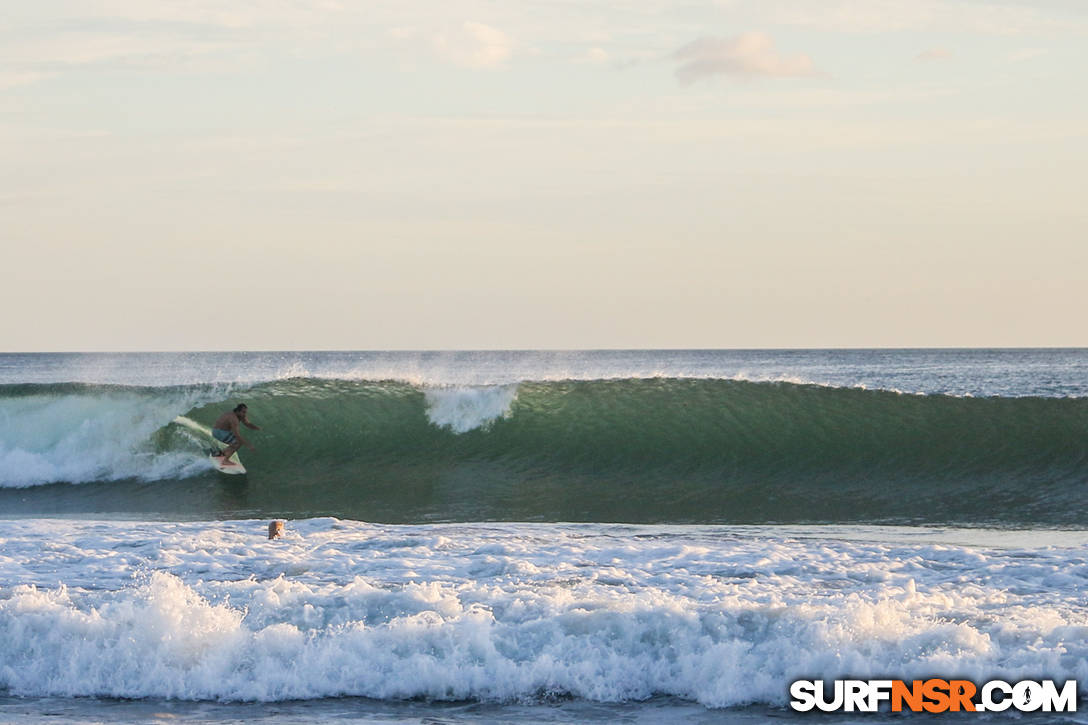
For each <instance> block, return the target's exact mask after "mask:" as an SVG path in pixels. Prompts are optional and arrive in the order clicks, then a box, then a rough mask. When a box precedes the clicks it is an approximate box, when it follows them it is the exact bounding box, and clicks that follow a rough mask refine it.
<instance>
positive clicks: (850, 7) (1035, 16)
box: [727, 0, 1086, 35]
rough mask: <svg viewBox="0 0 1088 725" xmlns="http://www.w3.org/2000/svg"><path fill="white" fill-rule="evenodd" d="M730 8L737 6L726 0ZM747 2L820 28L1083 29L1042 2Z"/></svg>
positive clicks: (765, 14) (775, 18)
mask: <svg viewBox="0 0 1088 725" xmlns="http://www.w3.org/2000/svg"><path fill="white" fill-rule="evenodd" d="M727 7H729V8H730V9H733V8H739V7H741V3H740V2H730V3H729V5H728V6H727ZM747 7H749V8H751V9H752V10H753V11H755V12H756V14H757V15H758V16H759V17H760V18H761V19H764V21H766V22H771V23H781V24H785V25H799V26H805V27H811V28H816V29H820V30H831V31H838V32H852V33H875V32H886V31H899V30H926V31H944V32H947V31H951V32H969V33H980V34H986V35H1018V34H1027V33H1046V32H1056V31H1068V30H1071V29H1079V30H1080V31H1081V32H1083V31H1084V30H1085V29H1086V26H1085V23H1084V20H1083V16H1081V17H1080V19H1079V20H1078V21H1072V20H1071V19H1070V18H1068V17H1065V16H1064V15H1063V14H1062V13H1061V12H1060V11H1058V12H1056V10H1058V9H1057V8H1055V7H1054V4H1053V3H1051V4H1050V8H1048V7H1047V6H1046V3H1045V2H1035V3H1028V2H1015V1H1014V0H988V1H987V2H979V1H978V0H820V1H819V2H815V1H813V0H758V2H752V3H751V4H750V5H748V6H747Z"/></svg>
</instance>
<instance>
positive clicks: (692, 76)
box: [673, 33, 815, 84]
mask: <svg viewBox="0 0 1088 725" xmlns="http://www.w3.org/2000/svg"><path fill="white" fill-rule="evenodd" d="M673 57H674V58H677V59H678V60H680V62H681V65H680V67H679V68H677V69H676V77H677V78H679V79H680V82H681V83H685V84H687V83H694V82H695V81H697V80H699V79H700V78H705V77H709V76H714V75H719V74H726V75H732V76H739V77H748V78H751V77H771V78H781V77H787V76H809V75H813V74H814V73H815V70H814V68H813V65H812V59H811V58H809V57H808V56H807V55H795V56H789V57H787V56H783V55H779V53H778V51H777V50H776V49H775V47H774V40H772V39H771V37H770V36H768V35H766V34H764V33H744V34H743V35H740V36H738V37H735V38H712V37H705V38H699V39H698V40H695V41H693V42H691V43H688V44H687V45H685V46H684V47H683V48H681V49H680V50H678V51H676V52H675V53H674V54H673Z"/></svg>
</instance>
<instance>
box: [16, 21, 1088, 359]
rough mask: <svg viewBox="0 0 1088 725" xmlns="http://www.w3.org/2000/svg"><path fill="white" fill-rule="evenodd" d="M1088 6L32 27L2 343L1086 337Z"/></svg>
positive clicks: (428, 344)
mask: <svg viewBox="0 0 1088 725" xmlns="http://www.w3.org/2000/svg"><path fill="white" fill-rule="evenodd" d="M1086 69H1088V3H1086V2H1084V0H1033V1H1031V2H1028V1H1027V0H993V1H991V0H865V1H862V0H857V1H854V0H676V1H675V2H667V1H665V0H580V1H577V2H575V1H574V0H548V1H544V0H501V1H496V2H485V1H471V0H441V1H439V0H427V1H422V0H420V1H414V0H396V1H390V2H386V1H374V2H349V1H348V0H340V1H335V0H326V1H321V0H314V1H312V2H303V1H301V0H231V1H229V2H228V1H219V0H184V1H181V0H179V1H176V2H162V1H160V2H155V1H153V0H101V1H99V2H75V1H72V0H45V1H43V2H25V3H17V2H8V3H6V6H5V9H4V12H3V20H2V22H0V274H2V275H3V278H2V282H0V305H2V306H3V313H2V314H0V350H3V351H22V350H208V349H483V348H612V347H620V348H662V347H699V348H718V347H724V348H746V347H915V346H919V347H926V346H937V347H941V346H964V347H970V346H1088V324H1086V323H1085V321H1084V319H1083V318H1084V315H1085V312H1086V311H1088V284H1086V283H1088V203H1086V201H1085V199H1086V196H1088V188H1086V187H1088V71H1086Z"/></svg>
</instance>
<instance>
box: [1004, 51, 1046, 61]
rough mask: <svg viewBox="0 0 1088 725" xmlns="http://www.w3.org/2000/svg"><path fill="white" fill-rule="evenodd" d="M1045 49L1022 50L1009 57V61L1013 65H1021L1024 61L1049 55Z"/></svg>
mask: <svg viewBox="0 0 1088 725" xmlns="http://www.w3.org/2000/svg"><path fill="white" fill-rule="evenodd" d="M1049 52H1050V51H1048V50H1047V49H1046V48H1022V49H1020V50H1018V51H1016V52H1015V53H1013V54H1012V55H1010V56H1009V60H1011V61H1012V62H1013V63H1022V62H1024V61H1025V60H1032V59H1034V58H1038V57H1040V56H1044V55H1046V54H1047V53H1049Z"/></svg>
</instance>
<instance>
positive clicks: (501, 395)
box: [424, 385, 518, 433]
mask: <svg viewBox="0 0 1088 725" xmlns="http://www.w3.org/2000/svg"><path fill="white" fill-rule="evenodd" d="M424 395H425V397H426V400H427V419H428V420H429V421H430V422H431V423H433V424H434V425H437V426H439V427H440V428H447V429H449V430H452V431H453V432H454V433H467V432H468V431H470V430H475V429H477V428H486V427H487V426H489V425H491V424H492V423H494V422H495V421H496V420H498V419H500V418H509V417H510V408H511V406H512V405H513V404H514V401H515V400H517V397H518V386H517V385H500V386H491V387H484V386H476V387H443V388H435V387H428V388H426V389H425V390H424Z"/></svg>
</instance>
